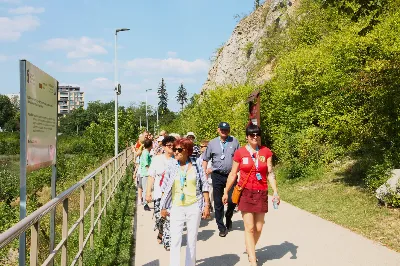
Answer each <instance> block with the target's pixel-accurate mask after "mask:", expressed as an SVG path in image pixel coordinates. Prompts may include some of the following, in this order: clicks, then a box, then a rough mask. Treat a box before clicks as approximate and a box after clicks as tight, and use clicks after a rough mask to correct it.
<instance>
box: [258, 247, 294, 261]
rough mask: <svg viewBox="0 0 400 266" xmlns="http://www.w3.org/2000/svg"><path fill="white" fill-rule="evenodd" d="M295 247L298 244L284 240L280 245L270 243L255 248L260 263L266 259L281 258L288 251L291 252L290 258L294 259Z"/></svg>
mask: <svg viewBox="0 0 400 266" xmlns="http://www.w3.org/2000/svg"><path fill="white" fill-rule="evenodd" d="M297 248H298V246H296V245H295V244H293V243H290V242H287V241H285V242H283V243H282V244H280V245H271V246H266V247H263V248H260V249H257V250H256V254H257V258H258V260H259V261H260V264H263V263H264V262H266V261H268V260H278V259H281V258H283V257H284V256H285V255H286V254H287V253H289V252H290V253H291V254H292V256H291V257H290V259H291V260H295V259H297Z"/></svg>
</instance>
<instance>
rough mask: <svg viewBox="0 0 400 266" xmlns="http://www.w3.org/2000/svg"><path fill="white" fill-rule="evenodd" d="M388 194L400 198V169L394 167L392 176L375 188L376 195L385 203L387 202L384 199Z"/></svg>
mask: <svg viewBox="0 0 400 266" xmlns="http://www.w3.org/2000/svg"><path fill="white" fill-rule="evenodd" d="M390 196H394V197H397V198H399V199H400V169H394V170H393V171H392V177H391V178H389V179H388V181H386V183H385V184H383V185H382V186H380V187H379V188H378V189H377V190H376V197H377V198H378V199H379V200H380V201H381V202H384V203H385V204H388V202H386V199H388V197H390ZM389 204H390V203H389Z"/></svg>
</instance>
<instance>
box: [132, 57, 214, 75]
mask: <svg viewBox="0 0 400 266" xmlns="http://www.w3.org/2000/svg"><path fill="white" fill-rule="evenodd" d="M125 67H126V68H127V69H128V71H129V72H128V73H126V74H128V75H129V73H132V74H135V73H140V74H142V75H150V74H153V73H154V72H158V73H160V74H183V75H191V74H196V73H204V72H205V73H207V71H208V68H209V62H208V61H206V60H203V59H196V60H194V61H186V60H182V59H179V58H168V59H154V58H139V59H134V60H132V61H128V62H127V63H126V65H125Z"/></svg>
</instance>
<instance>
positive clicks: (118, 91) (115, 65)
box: [114, 28, 129, 156]
mask: <svg viewBox="0 0 400 266" xmlns="http://www.w3.org/2000/svg"><path fill="white" fill-rule="evenodd" d="M128 30H129V29H126V28H122V29H116V30H115V60H114V67H115V69H114V82H115V87H114V90H115V144H114V145H115V156H117V155H118V95H120V94H121V86H120V85H119V84H118V70H117V34H118V32H120V31H128Z"/></svg>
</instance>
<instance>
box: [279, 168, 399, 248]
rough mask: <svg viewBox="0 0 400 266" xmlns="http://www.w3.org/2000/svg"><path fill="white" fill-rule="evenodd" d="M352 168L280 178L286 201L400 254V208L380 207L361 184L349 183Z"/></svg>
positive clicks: (280, 189)
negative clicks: (303, 176) (296, 178)
mask: <svg viewBox="0 0 400 266" xmlns="http://www.w3.org/2000/svg"><path fill="white" fill-rule="evenodd" d="M351 167H352V166H351V165H340V166H337V167H335V168H333V169H332V170H331V171H329V172H328V173H325V174H323V175H320V177H318V178H310V179H299V180H287V179H283V178H281V177H279V174H278V188H279V191H280V195H281V196H282V199H283V200H285V201H286V202H288V203H290V204H293V205H295V206H297V207H299V208H301V209H304V210H306V211H309V212H311V213H313V214H315V215H317V216H319V217H321V218H324V219H326V220H329V221H331V222H334V223H336V224H338V225H341V226H343V227H346V228H348V229H350V230H352V231H354V232H356V233H358V234H361V235H363V236H365V237H367V238H369V239H372V240H374V241H377V242H379V243H381V244H382V245H384V246H387V247H389V248H391V249H393V250H396V251H397V252H399V251H400V209H391V208H386V207H383V206H380V205H378V201H377V199H376V198H375V196H374V195H373V194H372V193H371V192H370V191H367V190H365V189H364V188H363V187H362V186H361V185H360V184H354V182H349V180H348V179H347V177H346V172H347V171H348V170H349V168H351Z"/></svg>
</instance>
